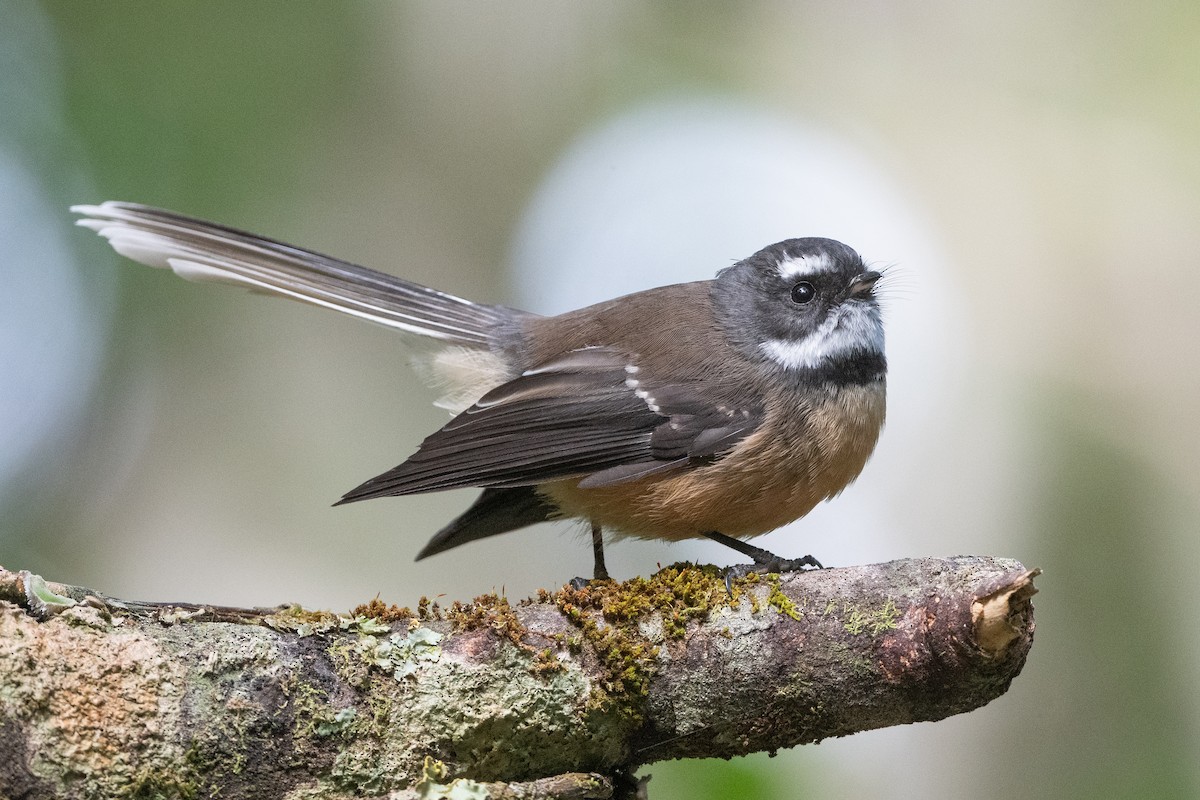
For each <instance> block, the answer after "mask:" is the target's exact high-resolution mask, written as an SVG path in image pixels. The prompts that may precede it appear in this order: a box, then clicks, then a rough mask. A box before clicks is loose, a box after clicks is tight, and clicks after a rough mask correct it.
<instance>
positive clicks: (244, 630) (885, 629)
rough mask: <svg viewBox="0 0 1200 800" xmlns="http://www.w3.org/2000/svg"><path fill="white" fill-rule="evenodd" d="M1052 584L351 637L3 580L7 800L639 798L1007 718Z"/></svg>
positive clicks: (776, 597) (445, 624) (684, 607)
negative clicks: (663, 776)
mask: <svg viewBox="0 0 1200 800" xmlns="http://www.w3.org/2000/svg"><path fill="white" fill-rule="evenodd" d="M1036 574H1037V570H1027V569H1026V568H1025V567H1023V566H1022V565H1021V564H1019V563H1017V562H1015V561H1012V560H1007V559H997V558H983V557H958V558H948V559H916V560H904V561H895V562H891V563H887V564H876V565H869V566H861V567H849V568H842V569H826V570H814V571H807V572H802V573H789V574H785V575H783V576H766V577H761V578H759V577H756V576H750V577H749V578H747V579H742V580H739V581H737V582H735V583H734V585H733V588H732V591H729V590H727V589H726V586H725V583H724V582H723V581H722V580H721V578H720V575H719V573H718V571H717V570H715V569H714V568H711V567H706V568H697V567H688V566H680V567H669V568H667V569H664V570H662V571H660V572H659V573H657V574H656V575H654V576H653V577H651V578H649V579H641V578H635V579H633V580H630V581H627V582H625V583H623V584H617V583H612V582H603V583H594V584H593V585H591V586H589V587H585V588H582V589H573V588H570V587H564V588H563V589H561V590H559V591H556V592H546V591H542V592H540V593H539V595H538V596H537V597H536V598H533V599H531V600H528V601H523V602H521V603H517V604H510V603H509V602H508V600H507V599H505V598H503V597H497V596H495V595H488V596H484V597H480V598H476V600H474V601H473V602H471V603H454V604H452V605H450V606H448V607H444V608H439V607H438V606H437V605H436V604H431V603H428V602H426V601H425V600H422V602H421V604H420V605H419V606H418V608H417V610H416V611H410V610H409V609H401V608H396V607H394V606H390V607H386V606H384V605H383V604H382V603H379V602H378V601H374V602H372V603H370V604H368V605H365V606H360V607H359V608H358V609H355V611H354V612H352V613H350V614H345V615H335V614H332V613H329V612H311V611H306V610H303V609H300V608H297V607H281V608H276V609H234V608H223V607H218V606H204V605H190V604H156V603H132V602H127V601H120V600H116V599H114V598H109V597H105V596H102V595H100V594H98V593H96V592H92V591H90V590H87V589H81V588H77V587H70V586H64V585H60V584H52V583H46V582H45V581H43V580H42V579H41V578H39V577H38V576H36V575H31V574H30V573H28V572H19V573H18V572H9V571H6V570H3V568H0V797H9V798H17V797H19V798H29V799H30V800H33V798H92V797H130V798H151V797H179V798H200V797H223V798H243V797H244V798H256V799H260V798H277V797H278V798H297V799H298V798H309V799H315V798H364V797H384V796H390V797H396V798H407V797H412V798H425V799H427V798H436V797H451V798H477V797H478V798H481V797H513V798H516V797H523V798H535V797H536V798H580V799H582V798H604V797H614V796H629V795H632V794H635V793H636V792H637V791H638V789H637V786H636V784H635V783H634V782H633V781H632V780H631V779H630V778H629V777H628V776H629V774H630V773H631V771H632V770H633V769H635V768H636V767H638V766H640V765H642V764H646V763H650V762H654V761H660V760H664V759H671V758H688V757H730V756H735V755H742V754H745V753H750V752H755V751H763V750H765V751H775V750H778V749H780V748H785V747H791V746H793V745H796V744H803V743H808V742H818V741H820V740H821V739H824V738H826V737H830V736H844V735H847V734H850V733H854V732H856V731H861V730H868V729H872V728H879V727H884V726H887V725H898V724H903V723H909V722H918V721H924V720H937V719H942V718H944V717H947V716H950V715H952V714H958V713H962V712H965V711H970V710H972V709H975V708H978V707H980V706H982V705H984V704H985V703H987V702H989V701H991V700H992V699H994V698H996V697H998V696H999V695H1000V694H1002V693H1003V692H1004V691H1005V690H1006V689H1007V688H1008V686H1009V683H1010V682H1011V681H1012V679H1013V678H1014V677H1015V676H1016V675H1017V674H1018V673H1019V672H1020V670H1021V667H1022V666H1023V664H1024V662H1025V657H1026V654H1027V653H1028V651H1029V648H1030V646H1031V644H1032V640H1033V627H1034V625H1033V610H1032V605H1031V604H1030V602H1029V598H1030V597H1031V596H1032V595H1033V593H1034V592H1035V591H1036V590H1035V589H1034V588H1033V584H1032V579H1033V577H1034V576H1035V575H1036Z"/></svg>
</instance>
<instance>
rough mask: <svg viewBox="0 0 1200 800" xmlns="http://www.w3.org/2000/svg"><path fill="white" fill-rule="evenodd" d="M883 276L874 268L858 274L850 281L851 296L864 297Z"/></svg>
mask: <svg viewBox="0 0 1200 800" xmlns="http://www.w3.org/2000/svg"><path fill="white" fill-rule="evenodd" d="M882 277H883V276H882V275H881V274H879V273H878V272H875V271H873V270H868V271H867V272H864V273H863V274H861V275H858V276H856V277H855V278H854V280H852V281H850V296H851V297H862V296H863V295H866V294H870V293H871V288H872V287H873V286H875V282H876V281H878V280H879V279H880V278H882Z"/></svg>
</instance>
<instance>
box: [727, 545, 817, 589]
mask: <svg viewBox="0 0 1200 800" xmlns="http://www.w3.org/2000/svg"><path fill="white" fill-rule="evenodd" d="M704 535H705V536H707V537H708V538H709V539H712V540H713V541H714V542H720V543H721V544H723V545H725V546H726V547H732V548H733V549H734V550H737V551H738V552H739V553H741V554H742V555H744V556H750V558H751V559H753V561H754V563H753V564H735V565H733V566H732V567H729V568H728V569H726V570H725V587H726V588H728V589H732V584H733V579H734V578H743V577H745V576H746V575H748V574H749V573H751V572H763V573H765V572H794V571H796V570H800V569H804V568H805V567H816V568H817V569H822V567H821V562H820V561H817V560H816V559H815V558H813V557H812V556H801V557H800V558H780V557H779V556H777V555H775V554H774V553H772V552H771V551H770V550H764V549H762V548H761V547H755V546H754V545H752V544H749V543H748V542H743V541H742V540H741V539H735V538H733V537H732V536H726V535H725V534H723V533H718V532H717V531H705V533H704Z"/></svg>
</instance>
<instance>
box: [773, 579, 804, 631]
mask: <svg viewBox="0 0 1200 800" xmlns="http://www.w3.org/2000/svg"><path fill="white" fill-rule="evenodd" d="M767 581H768V583H769V584H770V586H771V592H770V594H768V595H767V604H768V605H770V606H771V608H774V609H775V610H776V611H778V612H779V613H780V614H783V615H785V616H788V617H791V618H792V619H794V620H796V621H797V622H799V621H800V620H802V619H804V615H803V614H801V613H800V611H799V609H797V608H796V604H795V603H793V602H792V599H791V598H790V597H788V596H787V595H786V594H784V593H783V589H782V588H781V587H780V585H779V576H778V575H769V576H767Z"/></svg>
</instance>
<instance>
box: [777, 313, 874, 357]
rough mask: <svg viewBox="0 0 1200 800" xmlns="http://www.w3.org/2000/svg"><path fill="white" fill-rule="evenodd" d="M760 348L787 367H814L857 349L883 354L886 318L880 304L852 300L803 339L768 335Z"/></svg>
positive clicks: (831, 314)
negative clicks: (884, 321) (880, 311)
mask: <svg viewBox="0 0 1200 800" xmlns="http://www.w3.org/2000/svg"><path fill="white" fill-rule="evenodd" d="M759 349H761V350H762V351H763V353H764V354H766V356H767V358H769V359H771V360H772V361H774V362H775V363H776V364H779V365H780V366H781V367H784V368H785V369H813V368H815V367H819V366H821V365H823V364H824V363H825V362H826V361H827V360H829V359H830V358H836V357H838V356H843V355H847V354H849V353H853V352H855V351H858V352H865V353H875V354H878V355H883V319H882V317H881V316H880V314H879V307H878V306H875V305H867V304H866V303H857V302H851V303H848V304H846V305H842V306H839V307H838V308H836V309H834V310H833V311H832V312H830V314H829V318H828V319H826V320H825V321H824V322H823V323H821V326H820V327H819V328H817V329H816V330H815V331H813V332H812V333H810V334H809V335H808V336H806V337H804V338H803V339H768V340H767V341H765V342H763V343H762V344H760V345H759Z"/></svg>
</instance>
